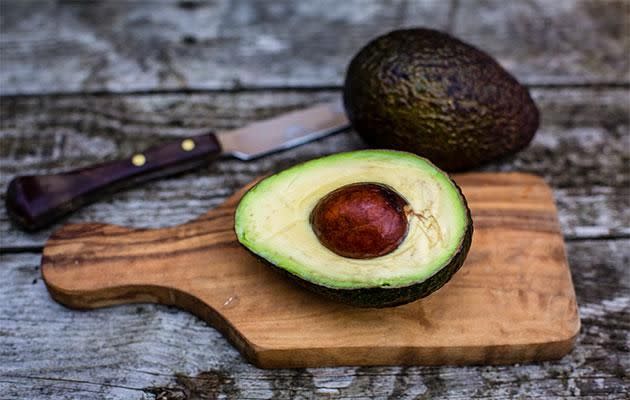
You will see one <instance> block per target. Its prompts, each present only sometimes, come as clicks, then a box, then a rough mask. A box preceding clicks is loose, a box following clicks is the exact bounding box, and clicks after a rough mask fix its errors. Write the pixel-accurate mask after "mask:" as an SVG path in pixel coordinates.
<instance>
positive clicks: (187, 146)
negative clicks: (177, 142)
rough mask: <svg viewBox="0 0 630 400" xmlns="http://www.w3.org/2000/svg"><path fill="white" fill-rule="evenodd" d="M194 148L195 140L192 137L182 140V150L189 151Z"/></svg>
mask: <svg viewBox="0 0 630 400" xmlns="http://www.w3.org/2000/svg"><path fill="white" fill-rule="evenodd" d="M194 148H195V141H194V140H192V139H184V140H183V141H182V150H184V151H191V150H193V149H194Z"/></svg>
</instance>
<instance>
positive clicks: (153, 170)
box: [5, 101, 350, 231]
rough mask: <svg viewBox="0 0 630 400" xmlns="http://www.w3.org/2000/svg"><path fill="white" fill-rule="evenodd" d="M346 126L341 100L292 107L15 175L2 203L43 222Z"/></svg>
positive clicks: (17, 218) (26, 220) (21, 219)
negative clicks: (134, 149) (95, 159)
mask: <svg viewBox="0 0 630 400" xmlns="http://www.w3.org/2000/svg"><path fill="white" fill-rule="evenodd" d="M348 127H350V123H349V122H348V119H347V117H346V115H345V113H344V110H343V106H342V104H341V102H340V101H337V102H333V103H325V104H319V105H315V106H313V107H310V108H306V109H303V110H298V111H293V112H290V113H287V114H283V115H280V116H278V117H275V118H270V119H267V120H263V121H260V122H256V123H253V124H251V125H247V126H245V127H243V128H239V129H234V130H229V131H221V132H216V133H214V132H209V133H204V134H201V135H198V136H192V137H187V138H182V139H180V140H177V141H173V142H169V143H166V144H161V145H157V146H154V147H151V148H149V149H147V150H146V151H143V152H139V153H135V154H134V155H132V156H131V157H129V158H126V159H122V160H117V161H111V162H106V163H103V164H98V165H94V166H90V167H87V168H82V169H77V170H73V171H68V172H63V173H60V174H53V175H29V176H18V177H15V178H14V179H13V180H11V182H10V183H9V186H8V187H7V194H6V202H5V204H6V208H7V212H8V214H9V217H10V218H11V219H12V220H13V221H14V222H15V223H16V224H17V225H18V227H21V228H22V229H24V230H27V231H34V230H37V229H40V228H44V227H46V226H48V225H50V224H52V223H53V222H55V221H57V220H58V219H59V218H61V217H63V216H65V215H67V214H69V213H70V212H72V211H74V210H76V209H78V208H80V207H82V206H83V205H86V204H89V203H91V202H93V201H95V200H96V199H97V198H98V197H100V196H102V195H103V194H106V193H113V192H115V191H118V190H120V189H122V188H125V187H129V186H131V185H135V184H138V183H140V182H145V181H148V180H151V179H156V178H161V177H165V176H169V175H173V174H177V173H180V172H184V171H188V170H190V169H194V168H197V167H199V166H201V165H204V164H206V163H207V162H209V161H210V160H212V159H215V158H217V157H218V156H220V155H224V156H228V157H235V158H237V159H239V160H243V161H248V160H253V159H255V158H258V157H261V156H264V155H266V154H270V153H273V152H276V151H279V150H285V149H289V148H292V147H295V146H299V145H301V144H304V143H307V142H310V141H312V140H315V139H319V138H322V137H324V136H327V135H330V134H333V133H336V132H339V131H341V130H344V129H346V128H348Z"/></svg>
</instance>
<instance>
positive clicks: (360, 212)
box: [235, 150, 473, 307]
mask: <svg viewBox="0 0 630 400" xmlns="http://www.w3.org/2000/svg"><path fill="white" fill-rule="evenodd" d="M401 216H402V218H401ZM235 230H236V235H237V238H238V240H239V242H240V243H241V244H243V245H244V246H245V247H246V248H247V249H248V250H250V251H251V252H252V253H254V254H255V255H257V256H259V257H260V258H262V259H264V260H265V261H267V262H268V263H269V264H271V265H272V266H274V267H276V268H277V269H278V270H280V271H282V272H284V273H286V274H287V275H288V276H290V277H291V278H294V279H295V280H296V281H297V282H298V283H299V284H301V285H302V286H305V287H307V288H309V289H311V290H313V291H315V292H317V293H320V294H322V295H325V296H327V297H329V298H332V299H335V300H338V301H341V302H344V303H347V304H351V305H355V306H359V307H388V306H395V305H400V304H405V303H408V302H411V301H414V300H416V299H418V298H421V297H425V296H428V295H429V294H431V293H432V292H434V291H436V290H437V289H439V288H440V287H442V286H443V285H444V284H445V283H446V282H447V281H448V280H449V279H450V278H451V276H452V275H453V274H454V273H455V272H456V271H457V270H458V269H459V268H460V267H461V265H462V264H463V262H464V259H465V257H466V255H467V253H468V250H469V248H470V243H471V240H472V232H473V226H472V220H471V217H470V210H469V209H468V206H467V203H466V199H465V198H464V196H463V195H462V193H461V191H460V189H459V187H458V186H457V185H456V184H455V183H454V182H453V181H452V180H451V179H450V178H449V176H448V175H447V174H446V173H444V172H443V171H441V170H439V169H438V168H437V167H436V166H435V165H433V164H432V163H431V162H430V161H428V160H426V159H425V158H422V157H419V156H417V155H414V154H411V153H406V152H400V151H393V150H362V151H354V152H347V153H339V154H335V155H331V156H327V157H323V158H319V159H316V160H312V161H308V162H305V163H303V164H300V165H296V166H294V167H292V168H289V169H286V170H284V171H282V172H279V173H277V174H275V175H272V176H270V177H268V178H266V179H264V180H262V181H260V182H259V183H258V184H257V185H255V186H254V187H253V188H252V189H250V190H249V191H248V192H247V193H246V194H245V196H243V198H242V199H241V201H240V203H239V205H238V207H237V209H236V215H235Z"/></svg>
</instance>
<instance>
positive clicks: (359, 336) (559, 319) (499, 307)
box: [42, 173, 580, 368]
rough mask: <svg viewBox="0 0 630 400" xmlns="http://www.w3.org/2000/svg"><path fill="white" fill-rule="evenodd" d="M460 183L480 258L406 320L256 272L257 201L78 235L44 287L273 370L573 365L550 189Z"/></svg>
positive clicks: (497, 180) (516, 177)
mask: <svg viewBox="0 0 630 400" xmlns="http://www.w3.org/2000/svg"><path fill="white" fill-rule="evenodd" d="M454 178H455V180H456V181H457V182H458V184H459V185H460V186H461V188H462V190H463V192H464V194H465V196H466V198H467V199H468V203H469V205H470V208H471V210H472V216H473V221H474V228H475V232H474V236H473V243H472V248H471V250H470V253H469V255H468V258H467V260H466V262H465V264H464V266H463V267H462V269H461V270H460V271H459V272H458V273H457V274H455V276H454V277H453V279H452V280H451V281H450V282H449V283H448V284H447V285H446V286H444V287H443V288H442V289H440V290H439V291H437V292H436V293H434V294H432V295H431V296H429V297H427V298H425V299H422V300H419V301H416V302H414V303H411V304H407V305H404V306H400V307H395V308H387V309H360V308H353V307H350V306H345V305H342V304H337V303H334V302H332V301H329V300H326V299H324V298H321V297H319V296H317V295H315V294H312V293H310V292H308V291H306V290H304V289H302V288H300V287H298V286H296V285H295V284H294V283H292V282H290V281H289V280H287V279H286V278H285V277H283V276H281V275H280V274H278V273H277V272H275V271H273V270H272V269H271V268H269V267H268V266H265V265H263V264H262V263H260V262H259V261H257V260H256V259H255V258H254V257H253V256H251V255H250V254H249V253H248V252H247V251H246V250H245V249H244V248H243V247H241V246H240V245H239V244H238V243H237V242H236V238H235V234H234V232H233V222H234V221H233V215H234V208H235V206H236V204H237V202H238V199H239V198H240V196H241V195H242V194H243V193H244V190H245V189H243V190H241V191H239V192H238V193H237V194H235V195H234V196H232V197H231V198H230V199H228V200H227V201H226V202H225V203H224V204H223V205H221V206H220V207H218V208H216V209H214V210H211V211H209V212H207V213H206V214H204V215H203V216H201V217H199V218H197V219H195V220H193V221H190V222H188V223H185V224H183V225H179V226H175V227H170V228H163V229H132V228H125V227H121V226H114V225H105V224H98V223H85V224H73V225H66V226H64V227H62V228H61V229H60V230H58V231H57V232H55V233H54V234H53V235H52V236H51V238H50V239H49V240H48V242H47V243H46V246H45V248H44V253H43V257H42V274H43V278H44V280H45V282H46V285H47V287H48V289H49V291H50V293H51V295H52V297H53V298H54V299H55V300H57V301H58V302H60V303H62V304H65V305H67V306H69V307H72V308H82V309H86V308H97V307H104V306H111V305H114V304H123V303H133V302H156V303H161V304H170V305H175V306H178V307H180V308H182V309H184V310H187V311H190V312H192V313H194V314H195V315H197V316H199V317H200V318H202V319H204V320H205V321H207V322H208V323H210V324H211V325H213V326H214V327H216V328H217V329H218V330H219V331H221V332H222V333H223V334H224V335H226V336H227V337H228V338H229V339H230V340H231V342H232V343H233V344H234V345H235V346H236V347H237V348H238V349H239V350H240V351H241V352H242V354H243V355H244V356H245V357H247V358H248V359H249V360H250V361H252V362H253V363H255V364H256V365H259V366H261V367H267V368H276V367H307V366H308V367H314V366H330V365H387V364H406V365H415V364H422V365H429V364H433V365H434V364H504V363H516V362H526V361H533V360H547V359H556V358H559V357H562V356H563V355H564V354H566V353H567V352H569V351H570V350H571V348H572V347H573V343H574V339H575V337H576V335H577V333H578V330H579V327H580V320H579V317H578V312H577V305H576V299H575V292H574V288H573V284H572V282H571V274H570V272H569V268H568V265H567V259H566V254H565V250H564V243H563V239H562V234H561V232H560V227H559V224H558V217H557V212H556V208H555V205H554V201H553V195H552V192H551V189H550V188H549V187H548V186H547V185H546V184H545V182H544V181H543V180H542V179H540V178H538V177H535V176H532V175H525V174H516V173H511V174H490V173H476V174H465V175H455V176H454ZM208 351H212V349H208Z"/></svg>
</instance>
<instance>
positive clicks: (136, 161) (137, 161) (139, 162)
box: [131, 153, 147, 167]
mask: <svg viewBox="0 0 630 400" xmlns="http://www.w3.org/2000/svg"><path fill="white" fill-rule="evenodd" d="M131 163H132V164H133V165H135V166H136V167H142V166H143V165H144V164H146V163H147V158H146V157H145V156H144V154H140V153H138V154H134V156H133V157H131Z"/></svg>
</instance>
